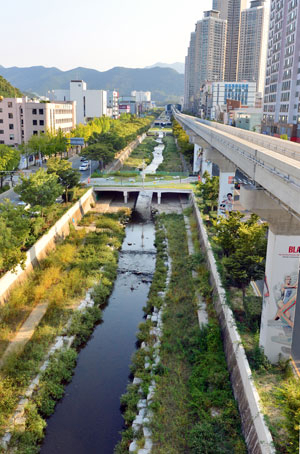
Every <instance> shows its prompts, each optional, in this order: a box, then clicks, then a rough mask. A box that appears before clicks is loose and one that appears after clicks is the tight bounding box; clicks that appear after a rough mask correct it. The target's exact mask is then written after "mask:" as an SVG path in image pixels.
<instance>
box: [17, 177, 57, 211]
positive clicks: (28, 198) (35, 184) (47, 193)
mask: <svg viewBox="0 0 300 454" xmlns="http://www.w3.org/2000/svg"><path fill="white" fill-rule="evenodd" d="M21 180H22V183H21V184H19V185H18V186H16V188H15V191H16V193H17V194H20V197H21V200H23V201H24V202H26V203H29V204H30V205H31V206H33V207H35V206H39V207H41V212H42V215H43V208H44V207H47V206H50V205H53V203H54V202H55V199H56V198H57V197H58V196H60V195H61V194H62V193H63V187H62V186H61V185H60V184H59V183H58V176H57V175H56V174H54V173H52V174H49V173H47V172H46V170H45V169H39V170H38V171H37V172H36V173H32V174H31V175H30V176H29V177H28V178H26V177H24V176H23V177H21Z"/></svg>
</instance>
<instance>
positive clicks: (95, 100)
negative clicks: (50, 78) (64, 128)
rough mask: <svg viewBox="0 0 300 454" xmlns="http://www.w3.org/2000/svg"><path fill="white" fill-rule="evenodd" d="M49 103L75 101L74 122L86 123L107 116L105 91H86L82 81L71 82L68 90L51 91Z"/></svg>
mask: <svg viewBox="0 0 300 454" xmlns="http://www.w3.org/2000/svg"><path fill="white" fill-rule="evenodd" d="M48 94H49V98H50V100H51V101H76V121H77V123H86V122H87V121H88V120H90V119H92V118H95V117H102V116H103V115H106V114H107V91H106V90H88V89H87V84H86V82H84V81H83V80H71V82H70V89H69V90H51V91H50V92H49V93H48Z"/></svg>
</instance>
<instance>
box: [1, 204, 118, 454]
mask: <svg viewBox="0 0 300 454" xmlns="http://www.w3.org/2000/svg"><path fill="white" fill-rule="evenodd" d="M86 219H88V220H91V219H93V220H94V221H95V222H96V224H97V226H98V227H99V229H100V231H99V232H98V231H97V232H91V233H86V231H85V230H78V231H75V230H74V229H72V230H71V232H70V235H69V236H68V237H67V239H66V240H65V241H63V242H62V243H61V244H59V245H58V246H57V249H56V250H55V251H52V252H51V253H50V254H49V255H48V256H47V257H46V258H45V259H44V260H43V261H42V262H41V264H40V266H39V267H38V268H36V269H35V271H34V272H33V273H32V274H31V275H30V277H29V278H28V280H27V281H26V282H25V283H23V284H22V285H20V286H19V287H17V288H16V289H15V290H14V291H13V292H12V295H11V297H10V300H9V301H8V303H7V304H6V305H5V306H2V307H1V308H0V317H1V323H2V327H3V328H4V329H3V330H1V333H12V331H13V330H14V329H15V328H16V326H18V324H17V321H18V322H19V324H20V322H21V321H22V319H24V317H25V316H27V315H28V313H29V312H30V311H31V310H32V308H33V307H34V306H35V304H37V302H39V301H48V302H49V308H48V311H47V313H46V315H45V316H44V318H43V319H42V321H41V323H40V324H39V326H38V327H37V329H36V331H35V333H34V335H33V337H32V339H31V340H30V341H29V342H28V343H27V345H26V346H25V349H24V350H23V352H21V353H20V354H18V355H12V356H11V357H10V358H9V359H8V361H7V363H6V364H5V366H4V367H3V368H2V370H1V371H0V433H1V434H3V432H4V429H5V427H6V424H7V421H8V418H9V417H10V415H11V414H12V412H13V410H14V408H15V406H16V404H17V401H18V400H19V398H20V396H22V393H24V391H25V390H26V387H27V386H28V384H29V383H30V380H32V378H33V377H34V376H35V375H36V374H37V373H38V370H39V367H40V365H41V363H42V361H43V360H44V358H45V355H46V353H47V351H48V349H49V346H50V345H51V343H52V342H53V341H54V339H55V337H56V336H57V335H59V334H61V333H62V331H63V330H64V329H65V326H66V322H67V320H68V319H69V318H70V316H71V315H73V319H72V323H71V326H70V327H69V332H68V334H69V335H74V336H75V341H74V344H73V350H74V349H79V348H80V347H81V346H82V345H83V344H84V343H85V342H86V341H87V339H88V338H89V336H90V334H91V332H92V331H93V329H94V326H95V323H97V322H98V321H99V320H100V319H101V310H100V307H102V306H103V305H104V304H105V303H106V301H107V298H108V296H109V294H110V292H111V289H112V286H113V282H114V280H115V277H116V269H117V261H118V249H119V248H120V247H121V244H122V241H123V238H124V224H125V222H126V220H127V217H126V216H124V212H121V213H120V214H118V213H113V214H100V213H96V214H94V213H88V214H87V215H86ZM83 223H85V219H84V220H83ZM96 284H97V285H96ZM91 286H95V288H94V295H93V296H94V298H95V304H96V305H95V307H93V308H90V309H88V310H87V311H86V312H85V313H77V312H76V313H74V309H75V307H76V306H77V305H78V303H79V301H80V300H81V298H82V296H83V295H84V294H85V292H86V290H87V289H88V288H89V287H91ZM19 314H22V316H20V315H19ZM2 342H3V338H2ZM74 351H75V350H74ZM59 355H60V354H59ZM61 355H62V357H61V359H60V360H59V362H58V364H64V357H65V356H64V353H61ZM69 355H71V356H72V354H71V353H70V354H69V353H66V357H67V358H69ZM53 361H54V365H53V367H54V368H55V370H56V371H57V374H56V373H55V374H52V373H51V372H48V369H47V371H46V373H45V374H44V376H43V383H44V385H42V386H40V387H39V391H38V393H37V394H35V395H34V398H33V400H32V401H31V402H30V405H29V407H28V419H27V422H26V430H25V432H24V433H22V434H20V433H15V434H14V438H13V440H14V441H13V443H14V445H15V446H16V451H15V452H20V453H23V452H28V453H29V452H30V453H31V452H32V453H34V452H38V443H39V441H40V440H41V436H42V433H43V428H44V426H45V423H44V421H43V418H44V417H45V416H49V414H51V412H52V411H53V409H54V406H55V401H56V400H57V399H59V398H60V397H61V396H62V394H63V389H64V384H65V383H66V382H67V381H68V379H66V377H65V375H64V374H63V375H61V374H60V372H59V369H62V372H63V369H64V368H63V367H62V366H57V365H55V364H56V356H55V357H54V358H53ZM71 362H72V361H71ZM51 364H52V360H51ZM72 364H73V366H74V364H75V363H74V362H72ZM73 366H72V367H71V370H73ZM50 370H51V369H50ZM49 374H50V375H51V374H52V375H53V379H54V380H56V382H57V384H55V385H53V386H52V384H51V383H52V382H51V380H52V379H51V380H50V375H49ZM56 375H57V376H56ZM49 380H50V381H49ZM44 388H45V389H46V391H43V393H42V395H41V393H40V390H41V389H44ZM54 391H55V392H54ZM53 393H54V394H53ZM52 394H53V395H52ZM45 408H46V410H45ZM18 441H19V442H20V444H18ZM25 446H27V448H26V449H27V450H26V449H25Z"/></svg>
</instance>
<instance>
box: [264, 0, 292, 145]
mask: <svg viewBox="0 0 300 454" xmlns="http://www.w3.org/2000/svg"><path fill="white" fill-rule="evenodd" d="M299 8H300V6H299V0H298V1H297V0H271V6H270V23H269V36H268V51H267V52H268V54H267V70H266V84H265V95H264V113H263V121H262V132H263V133H265V134H270V135H274V136H277V137H280V136H281V135H287V137H288V138H289V139H292V140H294V141H297V142H300V98H299V94H300V67H299V55H300V33H299V31H300V24H299V21H300V14H299Z"/></svg>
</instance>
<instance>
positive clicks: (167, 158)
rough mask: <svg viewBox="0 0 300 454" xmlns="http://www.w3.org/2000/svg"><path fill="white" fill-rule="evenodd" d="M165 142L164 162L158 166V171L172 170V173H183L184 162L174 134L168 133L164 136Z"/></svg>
mask: <svg viewBox="0 0 300 454" xmlns="http://www.w3.org/2000/svg"><path fill="white" fill-rule="evenodd" d="M163 144H164V145H165V148H164V151H163V157H164V160H163V162H162V163H161V164H160V165H159V166H158V168H157V171H158V172H172V173H177V172H179V173H181V172H182V171H183V169H182V163H181V159H180V154H179V152H178V149H177V146H176V143H175V139H174V136H173V135H166V136H165V137H164V138H163Z"/></svg>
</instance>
